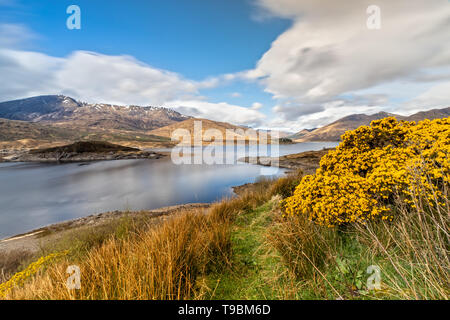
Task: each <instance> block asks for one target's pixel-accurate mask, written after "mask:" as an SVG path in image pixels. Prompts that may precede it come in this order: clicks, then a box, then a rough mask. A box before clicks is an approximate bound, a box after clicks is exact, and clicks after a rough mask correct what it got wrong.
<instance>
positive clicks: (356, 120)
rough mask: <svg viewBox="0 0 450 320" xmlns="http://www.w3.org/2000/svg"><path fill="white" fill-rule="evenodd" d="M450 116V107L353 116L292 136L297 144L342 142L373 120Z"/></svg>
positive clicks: (409, 119) (416, 119)
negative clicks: (416, 111)
mask: <svg viewBox="0 0 450 320" xmlns="http://www.w3.org/2000/svg"><path fill="white" fill-rule="evenodd" d="M449 116H450V107H447V108H444V109H433V110H429V111H421V112H418V113H415V114H413V115H411V116H401V115H397V114H393V113H387V112H378V113H375V114H372V115H366V114H352V115H349V116H346V117H344V118H342V119H339V120H337V121H334V122H332V123H330V124H328V125H326V126H324V127H321V128H318V129H315V130H313V131H311V132H306V131H305V130H302V131H300V132H298V133H296V134H294V135H292V136H290V138H291V139H293V140H294V141H296V142H309V141H340V140H341V136H342V135H343V134H344V133H345V131H348V130H355V129H357V128H358V127H360V126H367V125H369V124H370V122H372V121H373V120H379V119H383V118H386V117H396V118H397V120H407V121H421V120H424V119H430V120H432V119H437V118H447V117H449Z"/></svg>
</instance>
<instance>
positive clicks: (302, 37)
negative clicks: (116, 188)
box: [0, 0, 450, 132]
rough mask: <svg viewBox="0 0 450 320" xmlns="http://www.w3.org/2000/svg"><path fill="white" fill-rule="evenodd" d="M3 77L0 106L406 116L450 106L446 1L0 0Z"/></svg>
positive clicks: (248, 116) (236, 116) (282, 124)
mask: <svg viewBox="0 0 450 320" xmlns="http://www.w3.org/2000/svg"><path fill="white" fill-rule="evenodd" d="M70 5H76V6H78V7H79V8H80V19H79V20H80V29H69V28H68V27H67V23H66V22H67V20H68V19H70V18H71V16H72V13H73V12H72V11H70V12H69V13H67V9H68V7H69V6H70ZM373 6H376V7H375V9H373ZM370 8H371V9H370ZM373 10H375V11H373ZM71 21H72V20H71ZM0 75H1V76H0V101H7V100H13V99H20V98H25V97H30V96H35V95H43V94H63V95H68V96H71V97H73V98H75V99H78V100H81V101H86V102H91V103H114V104H121V105H142V106H148V105H151V106H164V107H169V108H173V109H175V110H177V111H179V112H182V113H184V114H187V115H191V116H196V117H202V118H208V119H212V120H217V121H226V122H231V123H234V124H238V125H245V126H251V127H254V128H264V129H267V128H271V129H280V130H286V131H291V132H295V131H299V130H301V129H304V128H314V127H319V126H323V125H326V124H328V123H330V122H332V121H335V120H337V119H339V118H341V117H344V116H346V115H349V114H354V113H366V114H372V113H376V112H379V111H387V112H393V113H398V114H403V115H408V114H412V113H414V112H417V111H422V110H428V109H433V108H443V107H448V106H449V105H450V103H449V101H450V1H448V0H407V1H406V0H396V1H392V0H367V1H366V0H346V1H333V0H226V1H225V0H208V1H205V0H165V1H159V0H147V1H143V0H142V1H138V0H129V1H104V0H71V1H65V0H40V1H35V0H34V1H31V0H0Z"/></svg>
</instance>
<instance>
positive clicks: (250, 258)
mask: <svg viewBox="0 0 450 320" xmlns="http://www.w3.org/2000/svg"><path fill="white" fill-rule="evenodd" d="M271 208H272V202H267V203H265V204H264V205H262V206H260V207H258V208H256V209H254V210H251V211H249V212H244V213H241V214H239V215H238V216H237V218H236V221H235V224H234V227H233V230H232V234H231V241H232V252H233V257H232V266H231V267H230V268H228V269H226V270H225V272H223V273H222V274H214V275H210V276H209V277H208V280H207V282H208V286H209V287H210V289H211V290H212V292H213V294H212V295H211V296H210V297H209V298H211V299H225V300H231V299H280V298H282V295H283V292H281V291H280V290H279V289H280V288H279V282H278V280H281V279H280V275H283V272H285V270H284V269H285V267H284V266H283V263H282V261H281V257H280V256H279V255H278V254H277V252H276V251H275V250H273V249H271V248H270V246H268V245H267V243H266V241H265V240H266V238H265V235H266V232H267V228H268V227H269V225H270V224H271V222H272V217H273V214H272V213H271ZM281 278H283V276H281Z"/></svg>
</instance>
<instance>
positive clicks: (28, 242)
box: [0, 203, 211, 253]
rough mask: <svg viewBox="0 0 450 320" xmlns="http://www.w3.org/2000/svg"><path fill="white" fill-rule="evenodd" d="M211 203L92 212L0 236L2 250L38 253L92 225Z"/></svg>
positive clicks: (170, 213)
mask: <svg viewBox="0 0 450 320" xmlns="http://www.w3.org/2000/svg"><path fill="white" fill-rule="evenodd" d="M210 206H211V204H210V203H186V204H180V205H174V206H168V207H162V208H158V209H152V210H140V211H118V210H116V211H108V212H103V213H99V214H91V215H89V216H86V217H81V218H76V219H72V220H66V221H62V222H57V223H53V224H50V225H47V226H43V227H40V228H37V229H33V230H30V231H28V232H25V233H21V234H16V235H13V236H10V237H6V238H3V239H0V253H8V252H12V251H15V250H20V251H28V252H30V253H36V252H38V251H39V249H40V247H41V246H42V245H45V244H48V243H52V242H55V241H58V240H59V239H61V238H62V237H63V236H64V235H65V234H68V233H69V232H74V231H78V230H82V229H85V228H88V227H93V228H96V227H100V226H103V225H106V224H108V223H111V222H114V221H115V220H118V219H121V218H126V217H131V218H139V217H146V218H149V219H151V220H153V219H155V220H157V219H162V220H164V219H165V218H167V217H170V216H173V215H174V214H176V213H177V212H180V211H182V210H189V209H208V208H209V207H210Z"/></svg>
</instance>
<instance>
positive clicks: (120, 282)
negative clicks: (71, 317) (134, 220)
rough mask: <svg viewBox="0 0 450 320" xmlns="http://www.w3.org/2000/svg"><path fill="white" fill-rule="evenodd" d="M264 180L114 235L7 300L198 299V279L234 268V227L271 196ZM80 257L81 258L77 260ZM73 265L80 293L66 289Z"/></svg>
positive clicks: (267, 181)
mask: <svg viewBox="0 0 450 320" xmlns="http://www.w3.org/2000/svg"><path fill="white" fill-rule="evenodd" d="M270 183H271V182H270V181H269V180H262V181H260V182H259V183H257V184H256V185H255V186H253V187H252V188H250V189H249V190H246V191H245V192H244V193H243V194H241V195H240V196H239V197H237V198H233V199H229V200H226V201H222V202H220V203H217V204H215V205H213V206H212V208H211V209H210V210H209V211H208V212H207V213H205V212H204V211H203V210H198V209H196V210H190V211H185V212H182V213H179V214H178V215H175V216H173V217H171V218H169V219H167V221H165V222H164V223H161V224H159V225H156V226H152V227H149V228H139V229H138V230H136V229H133V230H135V231H134V232H126V233H125V234H124V236H122V237H116V236H114V237H110V238H109V239H107V240H106V241H102V242H103V243H102V244H101V245H98V246H94V247H91V249H90V250H89V251H88V252H87V254H85V255H82V256H81V257H80V258H79V259H78V260H76V261H74V260H73V257H74V255H71V256H70V257H71V258H68V259H65V260H63V261H60V262H58V263H56V264H53V265H51V266H49V267H48V268H47V269H46V270H45V272H41V273H39V274H38V275H37V276H35V277H34V278H33V279H31V280H30V281H28V282H27V283H26V284H25V285H24V286H23V287H21V288H15V289H14V290H13V291H11V293H10V294H9V295H8V296H7V298H8V299H199V298H201V297H202V294H204V292H203V290H202V286H201V285H199V284H198V280H199V279H201V277H202V276H203V275H205V274H207V273H208V272H211V271H214V272H220V269H221V268H224V267H226V266H228V265H230V257H231V254H232V253H231V241H230V232H231V224H232V223H233V221H234V219H235V217H236V216H237V215H238V213H239V212H242V211H245V210H249V209H252V208H254V207H256V206H258V205H261V204H262V203H264V202H266V201H267V200H268V199H269V198H270V194H269V191H268V190H269V188H268V186H269V185H270ZM75 257H76V256H75ZM69 265H78V266H79V267H80V270H81V289H80V290H69V289H67V287H66V281H67V278H68V276H69V275H68V274H66V269H67V267H68V266H69Z"/></svg>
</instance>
